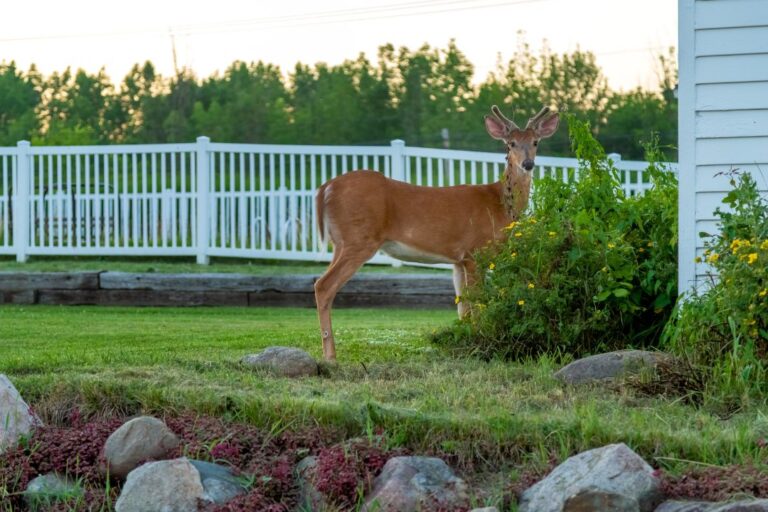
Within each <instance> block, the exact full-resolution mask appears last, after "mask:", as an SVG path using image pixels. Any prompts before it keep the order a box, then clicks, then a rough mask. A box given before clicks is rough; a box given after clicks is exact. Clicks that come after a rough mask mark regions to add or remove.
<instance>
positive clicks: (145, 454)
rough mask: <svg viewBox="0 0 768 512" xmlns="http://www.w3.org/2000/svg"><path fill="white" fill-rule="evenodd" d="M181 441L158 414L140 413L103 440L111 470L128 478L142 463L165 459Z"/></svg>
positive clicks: (115, 475) (105, 458)
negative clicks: (153, 415) (156, 416)
mask: <svg viewBox="0 0 768 512" xmlns="http://www.w3.org/2000/svg"><path fill="white" fill-rule="evenodd" d="M178 445H179V438H178V437H176V434H174V433H173V432H171V430H170V429H169V428H168V427H167V426H166V425H165V423H163V422H162V420H159V419H157V418H153V417H152V416H140V417H138V418H134V419H132V420H130V421H127V422H125V423H124V424H123V425H122V426H121V427H120V428H118V429H117V430H115V431H114V432H112V434H111V435H110V436H109V437H108V438H107V442H106V443H105V444H104V460H105V462H106V464H107V469H108V470H109V474H110V475H112V476H114V477H117V478H125V477H126V476H127V475H128V473H130V472H131V471H132V470H133V469H135V468H136V467H137V466H138V465H139V464H141V463H142V462H144V461H147V460H151V459H162V458H164V457H165V456H166V455H167V454H168V453H169V452H170V451H171V450H173V449H174V448H176V447H177V446H178Z"/></svg>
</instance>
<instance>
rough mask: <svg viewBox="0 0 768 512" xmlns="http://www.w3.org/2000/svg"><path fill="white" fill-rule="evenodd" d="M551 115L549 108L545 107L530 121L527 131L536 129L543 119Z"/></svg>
mask: <svg viewBox="0 0 768 512" xmlns="http://www.w3.org/2000/svg"><path fill="white" fill-rule="evenodd" d="M547 114H549V107H544V108H542V109H541V110H539V113H538V114H536V115H535V116H533V117H532V118H530V119H529V120H528V124H526V125H525V129H526V130H527V129H529V128H533V127H535V126H536V125H537V124H538V123H539V121H541V119H542V118H543V117H544V116H546V115H547Z"/></svg>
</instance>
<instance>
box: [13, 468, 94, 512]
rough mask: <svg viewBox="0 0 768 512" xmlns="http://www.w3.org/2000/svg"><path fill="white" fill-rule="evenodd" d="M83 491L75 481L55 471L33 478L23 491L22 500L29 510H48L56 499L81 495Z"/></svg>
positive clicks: (61, 499) (60, 499)
mask: <svg viewBox="0 0 768 512" xmlns="http://www.w3.org/2000/svg"><path fill="white" fill-rule="evenodd" d="M83 494H84V492H83V489H82V487H80V486H79V485H78V484H77V483H76V482H73V481H71V480H69V479H68V478H66V477H63V476H60V475H57V474H56V473H48V474H47V475H40V476H38V477H35V478H33V479H32V480H31V481H30V482H29V484H27V489H26V490H25V491H24V501H26V502H27V507H29V510H32V511H37V510H41V511H42V510H48V509H50V508H51V505H53V504H54V503H55V502H57V501H63V500H68V499H71V498H76V497H80V496H83Z"/></svg>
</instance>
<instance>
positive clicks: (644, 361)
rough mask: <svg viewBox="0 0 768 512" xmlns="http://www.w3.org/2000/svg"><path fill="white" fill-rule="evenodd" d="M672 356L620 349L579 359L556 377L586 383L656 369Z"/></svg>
mask: <svg viewBox="0 0 768 512" xmlns="http://www.w3.org/2000/svg"><path fill="white" fill-rule="evenodd" d="M671 357H672V356H670V355H669V354H664V353H663V352H650V351H647V350H619V351H616V352H607V353H605V354H597V355H594V356H589V357H585V358H583V359H578V360H576V361H574V362H572V363H570V364H568V365H566V366H564V367H563V368H561V369H560V370H558V371H557V372H555V375H554V377H555V378H556V379H558V380H559V381H561V382H564V383H565V384H586V383H589V382H599V381H602V380H609V379H615V378H617V377H622V376H625V375H630V374H636V373H639V372H641V371H642V370H643V369H648V368H650V369H655V368H656V367H657V366H658V365H659V364H660V363H662V362H664V361H669V360H670V359H671Z"/></svg>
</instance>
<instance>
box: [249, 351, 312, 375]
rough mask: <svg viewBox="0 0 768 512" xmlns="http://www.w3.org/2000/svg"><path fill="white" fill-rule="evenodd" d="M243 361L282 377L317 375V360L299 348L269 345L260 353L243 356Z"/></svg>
mask: <svg viewBox="0 0 768 512" xmlns="http://www.w3.org/2000/svg"><path fill="white" fill-rule="evenodd" d="M241 362H242V363H243V364H245V365H247V366H250V367H252V368H256V369H263V370H268V371H269V372H271V373H273V374H274V375H277V376H280V377H311V376H314V375H317V362H316V361H315V360H314V359H312V356H310V355H309V354H307V353H306V352H304V351H303V350H301V349H298V348H292V347H269V348H267V349H265V350H264V351H263V352H261V353H259V354H251V355H247V356H245V357H243V359H242V360H241Z"/></svg>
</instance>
